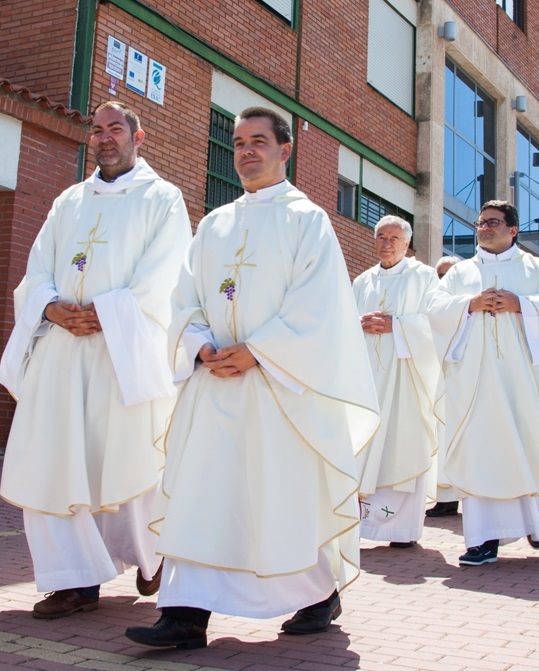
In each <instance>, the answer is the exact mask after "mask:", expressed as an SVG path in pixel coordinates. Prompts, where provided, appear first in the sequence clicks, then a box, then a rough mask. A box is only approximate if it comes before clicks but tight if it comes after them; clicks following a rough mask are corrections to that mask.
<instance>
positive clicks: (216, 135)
mask: <svg viewBox="0 0 539 671" xmlns="http://www.w3.org/2000/svg"><path fill="white" fill-rule="evenodd" d="M233 132H234V117H233V116H232V115H231V114H230V115H229V114H227V113H225V112H219V111H217V110H216V109H212V111H211V117H210V137H209V146H208V172H207V178H206V212H210V211H211V210H213V209H214V208H216V207H219V206H220V205H224V204H225V203H230V202H232V201H233V200H236V198H239V196H241V194H242V193H243V189H242V187H241V183H240V180H239V177H238V175H237V173H236V171H235V169H234V149H233V146H232V134H233Z"/></svg>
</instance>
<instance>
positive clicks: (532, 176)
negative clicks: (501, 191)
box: [515, 127, 539, 253]
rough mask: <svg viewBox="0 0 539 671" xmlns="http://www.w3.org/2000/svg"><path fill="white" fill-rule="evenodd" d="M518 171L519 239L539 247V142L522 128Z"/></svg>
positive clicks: (518, 139) (519, 141)
mask: <svg viewBox="0 0 539 671" xmlns="http://www.w3.org/2000/svg"><path fill="white" fill-rule="evenodd" d="M534 164H536V165H534ZM517 171H518V175H517V178H518V179H517V182H516V183H515V204H516V205H517V207H518V214H519V219H520V229H519V234H518V239H519V242H520V243H522V244H523V245H524V246H526V243H532V244H533V245H534V246H539V142H537V141H536V140H534V139H533V138H532V137H531V135H530V134H529V133H528V132H527V131H526V130H524V129H523V128H520V127H519V128H518V129H517ZM531 251H533V252H535V253H536V252H537V249H536V248H535V247H532V248H531Z"/></svg>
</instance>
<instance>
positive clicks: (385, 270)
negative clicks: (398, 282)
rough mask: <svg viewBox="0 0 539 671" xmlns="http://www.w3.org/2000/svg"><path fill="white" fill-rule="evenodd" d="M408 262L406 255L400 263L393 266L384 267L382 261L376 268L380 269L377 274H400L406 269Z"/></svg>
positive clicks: (382, 275)
mask: <svg viewBox="0 0 539 671" xmlns="http://www.w3.org/2000/svg"><path fill="white" fill-rule="evenodd" d="M406 264H407V261H406V257H405V256H404V257H403V258H402V259H401V260H400V261H399V262H398V263H396V264H395V265H394V266H391V268H382V264H380V263H379V264H378V265H377V266H375V268H377V269H378V272H377V275H380V276H381V277H384V276H386V275H400V274H401V273H402V272H403V271H404V268H405V267H406Z"/></svg>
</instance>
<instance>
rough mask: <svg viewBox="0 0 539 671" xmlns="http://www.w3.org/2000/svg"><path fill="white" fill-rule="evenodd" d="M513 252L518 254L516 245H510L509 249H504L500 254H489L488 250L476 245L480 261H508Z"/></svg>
mask: <svg viewBox="0 0 539 671" xmlns="http://www.w3.org/2000/svg"><path fill="white" fill-rule="evenodd" d="M515 254H518V247H517V246H516V245H511V247H509V249H506V250H505V252H502V253H501V254H491V253H490V252H487V250H486V249H483V248H482V247H480V246H479V245H477V256H478V257H479V258H480V259H481V262H482V263H497V262H499V261H509V260H510V259H512V258H513V256H514V255H515Z"/></svg>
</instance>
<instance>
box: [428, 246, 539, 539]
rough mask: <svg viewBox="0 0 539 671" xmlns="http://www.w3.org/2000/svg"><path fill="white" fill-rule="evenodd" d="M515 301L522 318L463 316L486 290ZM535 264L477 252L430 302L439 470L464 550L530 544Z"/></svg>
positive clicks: (536, 393) (537, 385) (525, 257)
mask: <svg viewBox="0 0 539 671" xmlns="http://www.w3.org/2000/svg"><path fill="white" fill-rule="evenodd" d="M489 287H496V288H498V289H506V290H508V291H511V292H513V293H515V294H517V295H518V296H519V299H520V305H521V314H518V313H513V312H505V313H501V314H498V315H495V316H493V315H490V314H488V313H483V312H482V313H478V312H474V313H472V314H469V313H468V307H469V304H470V300H471V299H472V298H473V297H474V296H475V295H476V294H478V293H479V292H481V291H483V290H485V289H487V288H489ZM538 311H539V262H538V259H537V258H536V257H534V256H532V255H531V254H527V253H523V252H521V251H520V250H519V249H518V247H517V246H516V245H515V246H513V247H511V248H510V249H509V250H507V251H506V252H504V253H502V254H499V255H494V254H489V253H488V252H486V251H484V250H482V249H481V248H479V247H478V253H477V255H476V256H474V257H473V258H472V259H469V260H466V261H461V262H460V263H458V264H457V265H455V266H454V267H453V268H451V269H450V270H449V272H448V273H447V275H446V276H445V277H444V278H443V280H442V282H441V284H440V286H439V288H438V290H437V291H436V292H435V293H434V294H433V296H432V299H431V302H430V305H429V316H430V318H431V322H432V326H433V333H434V335H435V338H436V340H437V342H438V347H439V349H441V350H443V351H444V353H445V354H444V373H445V388H446V403H445V406H446V427H445V433H446V442H447V456H446V464H445V473H446V476H447V477H448V479H449V481H450V483H451V484H452V485H453V486H454V487H455V489H456V490H457V492H458V493H460V494H461V496H462V497H465V498H464V499H463V527H464V537H465V543H466V547H473V546H477V545H481V544H482V543H484V542H485V541H487V540H492V539H499V540H500V542H502V543H503V542H509V541H510V540H514V539H518V538H521V537H523V536H526V535H528V534H530V535H532V536H533V537H534V538H536V539H539V509H538V502H539V498H538V495H539V450H538V449H537V436H538V435H539V414H538V412H537V409H538V407H539V368H538V363H539V316H538V314H539V312H538Z"/></svg>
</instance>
